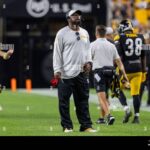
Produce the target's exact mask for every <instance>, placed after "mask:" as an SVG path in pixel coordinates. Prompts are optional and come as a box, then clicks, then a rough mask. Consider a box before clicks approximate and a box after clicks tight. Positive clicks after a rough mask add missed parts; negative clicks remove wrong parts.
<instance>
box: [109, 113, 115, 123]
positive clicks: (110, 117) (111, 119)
mask: <svg viewBox="0 0 150 150" xmlns="http://www.w3.org/2000/svg"><path fill="white" fill-rule="evenodd" d="M114 121H115V117H113V116H111V115H108V117H107V125H113V123H114Z"/></svg>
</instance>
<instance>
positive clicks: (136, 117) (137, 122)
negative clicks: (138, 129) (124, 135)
mask: <svg viewBox="0 0 150 150" xmlns="http://www.w3.org/2000/svg"><path fill="white" fill-rule="evenodd" d="M132 123H136V124H139V123H140V121H139V117H138V116H135V117H134V119H133V121H132Z"/></svg>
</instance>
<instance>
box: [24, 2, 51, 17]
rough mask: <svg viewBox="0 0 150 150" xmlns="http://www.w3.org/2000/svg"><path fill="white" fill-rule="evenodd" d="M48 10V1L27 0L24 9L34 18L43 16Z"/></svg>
mask: <svg viewBox="0 0 150 150" xmlns="http://www.w3.org/2000/svg"><path fill="white" fill-rule="evenodd" d="M49 8H50V3H49V1H48V0H27V4H26V9H27V12H28V13H29V14H30V15H31V16H32V17H35V18H40V17H43V16H45V15H46V14H47V13H48V11H49Z"/></svg>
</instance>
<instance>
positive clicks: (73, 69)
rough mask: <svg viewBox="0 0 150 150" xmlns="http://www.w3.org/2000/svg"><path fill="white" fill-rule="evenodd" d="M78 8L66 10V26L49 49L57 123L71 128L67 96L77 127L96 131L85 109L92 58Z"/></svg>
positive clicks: (64, 127) (82, 129) (65, 129)
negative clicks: (76, 120) (77, 122)
mask: <svg viewBox="0 0 150 150" xmlns="http://www.w3.org/2000/svg"><path fill="white" fill-rule="evenodd" d="M81 14H82V12H81V11H80V10H70V11H69V12H68V13H67V15H66V17H67V21H68V26H66V27H63V28H62V29H60V30H59V31H58V33H57V35H56V38H55V42H54V53H53V68H54V77H55V78H56V79H59V85H58V98H59V112H60V116H61V125H62V127H63V131H64V132H72V131H73V123H72V120H71V118H70V112H69V109H70V101H69V100H70V97H71V94H72V93H73V98H74V102H75V106H76V114H77V118H78V120H79V123H80V131H87V132H96V130H94V129H93V128H92V121H91V118H90V113H89V104H88V99H89V79H88V76H87V74H88V73H89V71H90V70H91V66H92V63H91V62H92V60H91V52H90V48H89V46H90V41H89V34H88V32H87V31H86V30H85V29H83V28H81V27H80V26H79V25H80V22H81Z"/></svg>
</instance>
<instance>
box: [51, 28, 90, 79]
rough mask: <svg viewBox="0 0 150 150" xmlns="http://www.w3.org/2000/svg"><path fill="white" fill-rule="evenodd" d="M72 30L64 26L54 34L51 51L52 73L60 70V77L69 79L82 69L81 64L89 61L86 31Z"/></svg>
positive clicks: (88, 44)
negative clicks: (52, 49) (52, 50)
mask: <svg viewBox="0 0 150 150" xmlns="http://www.w3.org/2000/svg"><path fill="white" fill-rule="evenodd" d="M76 32H77V31H73V30H72V29H70V28H69V26H66V27H64V28H62V29H60V30H59V31H58V33H57V35H56V38H55V42H54V52H53V68H54V73H56V72H61V75H62V76H61V77H62V78H64V79H70V78H73V77H76V76H77V75H78V74H79V73H80V72H82V71H83V66H84V64H85V63H87V62H91V61H92V58H91V51H90V41H89V34H88V32H87V31H86V30H85V29H83V28H81V27H80V28H79V31H78V33H79V35H77V34H76Z"/></svg>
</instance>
